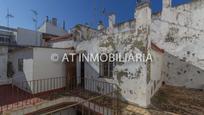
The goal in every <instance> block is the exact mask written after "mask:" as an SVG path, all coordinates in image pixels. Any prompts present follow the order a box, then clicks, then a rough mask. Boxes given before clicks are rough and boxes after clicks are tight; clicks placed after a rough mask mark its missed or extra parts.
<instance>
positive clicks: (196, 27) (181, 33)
mask: <svg viewBox="0 0 204 115" xmlns="http://www.w3.org/2000/svg"><path fill="white" fill-rule="evenodd" d="M203 12H204V1H202V0H196V1H193V2H192V3H189V4H185V5H180V6H177V7H170V6H169V5H167V4H166V5H165V7H164V8H163V11H162V13H161V15H155V16H153V18H152V24H151V32H150V38H151V39H152V41H153V42H154V43H155V44H157V45H158V46H159V47H160V48H163V49H164V50H165V51H166V52H168V53H169V54H170V55H173V56H175V57H176V58H166V59H165V61H166V63H168V62H169V61H170V62H171V61H173V62H178V63H180V62H179V61H177V59H181V60H183V61H184V63H183V64H181V65H183V66H184V65H185V63H186V64H190V66H192V67H190V68H191V70H190V71H197V69H198V68H200V69H202V70H203V69H204V61H203V59H204V55H203V54H204V47H203V42H204V40H203V37H204V26H203V25H204V22H203V21H202V20H204V15H203ZM170 59H171V60H170ZM181 65H180V64H179V65H177V63H173V64H172V65H171V66H170V67H172V68H169V69H167V70H164V71H165V72H166V73H168V74H164V78H167V79H166V80H167V82H168V83H169V85H176V84H177V85H179V86H187V87H189V88H199V87H200V85H202V83H198V84H197V83H196V82H191V85H190V84H189V82H188V80H189V79H192V81H199V80H202V81H200V82H203V83H204V81H203V78H202V77H203V76H202V74H201V75H196V74H195V73H194V72H193V73H188V75H187V74H185V73H183V72H179V73H180V74H179V75H178V74H176V73H177V71H178V70H181V69H184V68H183V66H181ZM194 66H195V67H194ZM170 79H171V80H170ZM187 79H188V80H187ZM168 80H170V81H168ZM187 84H188V85H187Z"/></svg>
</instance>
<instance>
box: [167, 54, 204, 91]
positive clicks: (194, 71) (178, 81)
mask: <svg viewBox="0 0 204 115" xmlns="http://www.w3.org/2000/svg"><path fill="white" fill-rule="evenodd" d="M164 60H165V61H164V62H165V63H164V66H163V68H164V75H165V77H164V81H165V83H166V84H169V85H174V86H184V87H187V88H196V89H204V77H203V76H204V70H203V69H201V68H199V67H196V66H194V65H192V64H191V63H188V62H185V61H184V60H182V59H179V58H178V57H176V56H173V55H171V54H169V53H165V56H164Z"/></svg>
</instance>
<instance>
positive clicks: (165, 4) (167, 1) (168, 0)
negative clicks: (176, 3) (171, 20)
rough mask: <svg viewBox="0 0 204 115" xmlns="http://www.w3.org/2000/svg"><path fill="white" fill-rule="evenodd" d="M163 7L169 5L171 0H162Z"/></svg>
mask: <svg viewBox="0 0 204 115" xmlns="http://www.w3.org/2000/svg"><path fill="white" fill-rule="evenodd" d="M162 3H163V4H162V5H163V8H168V7H170V6H171V0H162Z"/></svg>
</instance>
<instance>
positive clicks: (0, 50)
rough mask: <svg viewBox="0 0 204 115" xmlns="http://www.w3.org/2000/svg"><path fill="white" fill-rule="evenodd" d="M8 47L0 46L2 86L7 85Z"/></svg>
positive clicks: (0, 83) (0, 78)
mask: <svg viewBox="0 0 204 115" xmlns="http://www.w3.org/2000/svg"><path fill="white" fill-rule="evenodd" d="M7 60H8V47H5V46H0V85H3V84H7V83H8V79H7Z"/></svg>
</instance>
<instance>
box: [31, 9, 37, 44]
mask: <svg viewBox="0 0 204 115" xmlns="http://www.w3.org/2000/svg"><path fill="white" fill-rule="evenodd" d="M30 11H31V12H32V13H33V15H34V16H33V17H32V20H33V22H34V25H35V32H36V36H35V37H36V39H35V43H36V45H37V38H38V32H37V28H38V12H37V11H36V10H33V9H31V10H30Z"/></svg>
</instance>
